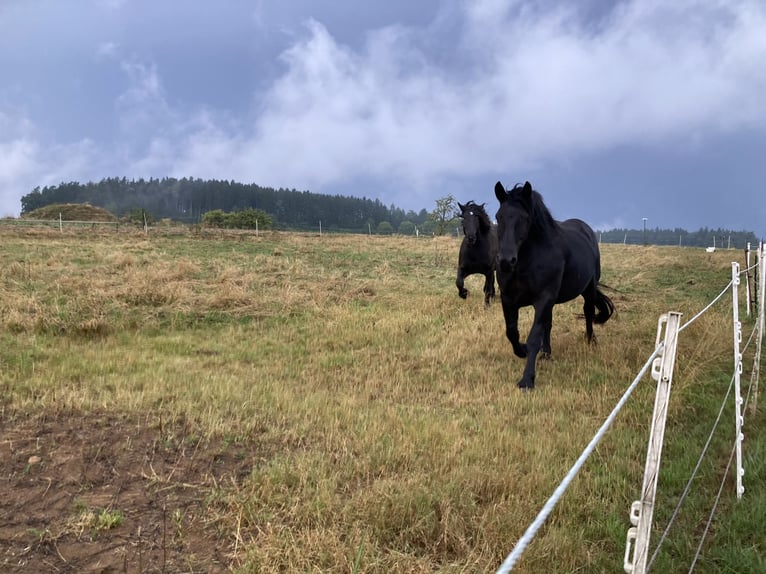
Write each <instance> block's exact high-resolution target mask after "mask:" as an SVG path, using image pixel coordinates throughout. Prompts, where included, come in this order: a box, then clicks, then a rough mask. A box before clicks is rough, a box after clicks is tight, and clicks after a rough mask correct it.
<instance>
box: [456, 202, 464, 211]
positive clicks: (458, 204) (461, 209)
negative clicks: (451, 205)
mask: <svg viewBox="0 0 766 574" xmlns="http://www.w3.org/2000/svg"><path fill="white" fill-rule="evenodd" d="M457 206H458V207H459V208H460V211H465V205H463V204H462V203H460V202H459V201H458V202H457Z"/></svg>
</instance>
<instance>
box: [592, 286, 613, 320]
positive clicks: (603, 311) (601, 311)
mask: <svg viewBox="0 0 766 574" xmlns="http://www.w3.org/2000/svg"><path fill="white" fill-rule="evenodd" d="M595 303H596V315H595V317H593V322H594V323H596V324H597V325H603V324H604V323H606V322H607V321H608V320H609V317H611V316H612V314H613V313H614V303H612V300H611V299H610V298H609V297H607V296H606V295H604V293H603V292H602V291H601V290H600V289H599V288H598V287H596V301H595Z"/></svg>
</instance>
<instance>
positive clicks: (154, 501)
mask: <svg viewBox="0 0 766 574" xmlns="http://www.w3.org/2000/svg"><path fill="white" fill-rule="evenodd" d="M2 418H3V419H6V420H2V419H0V572H168V573H169V572H225V571H229V570H230V569H231V567H232V566H235V565H236V563H235V562H236V557H235V554H236V546H237V544H236V542H237V541H236V532H234V530H235V529H233V528H232V527H231V525H228V524H225V523H222V522H221V520H219V518H218V517H217V516H216V513H215V504H214V503H211V500H213V499H214V498H215V496H216V493H217V492H219V489H220V488H221V486H222V485H225V484H227V483H228V484H232V480H233V481H235V482H239V481H240V480H241V479H242V478H244V477H245V476H247V475H248V473H249V472H250V469H251V468H252V466H253V451H254V450H255V445H250V446H249V447H247V446H245V445H243V444H242V443H241V442H230V441H225V440H221V439H219V440H215V441H212V440H207V439H201V438H198V437H196V436H195V435H194V433H193V429H192V428H190V425H187V424H185V423H184V422H183V421H174V422H172V423H170V424H167V423H165V424H163V423H162V422H158V421H156V420H155V421H154V422H153V423H149V422H147V421H146V420H143V419H141V418H140V417H138V416H136V415H116V414H114V413H109V414H105V413H55V414H45V415H36V416H34V417H28V416H27V417H22V416H19V415H18V414H16V415H15V416H5V414H3V416H2Z"/></svg>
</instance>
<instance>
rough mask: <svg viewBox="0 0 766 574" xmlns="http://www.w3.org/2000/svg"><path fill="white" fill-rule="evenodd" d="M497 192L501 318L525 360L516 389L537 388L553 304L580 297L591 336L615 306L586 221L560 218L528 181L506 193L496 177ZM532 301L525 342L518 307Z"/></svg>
mask: <svg viewBox="0 0 766 574" xmlns="http://www.w3.org/2000/svg"><path fill="white" fill-rule="evenodd" d="M495 195H496V196H497V199H498V201H499V202H500V208H499V209H498V211H497V233H498V241H499V256H498V270H497V282H498V283H499V285H500V297H501V301H502V304H503V315H504V316H505V334H506V336H507V337H508V340H509V341H510V342H511V345H513V352H514V353H515V354H516V355H517V356H518V357H522V358H524V357H526V359H527V364H526V366H525V368H524V374H523V376H522V377H521V380H520V381H519V388H522V389H525V388H527V389H531V388H534V386H535V360H536V359H537V354H538V352H539V351H540V350H542V351H543V353H544V354H546V355H550V352H551V326H552V324H553V306H554V305H555V304H556V303H564V302H566V301H570V300H572V299H574V298H575V297H577V296H578V295H582V297H583V299H584V303H583V314H584V315H585V334H586V336H587V338H588V342H591V341H592V340H593V323H597V324H600V323H606V322H607V321H608V320H609V317H611V316H612V313H613V312H614V304H613V303H612V301H611V299H609V297H607V296H606V295H604V294H603V293H602V292H601V291H600V290H599V288H598V282H599V279H600V277H601V256H600V253H599V249H598V241H597V239H596V234H595V233H594V232H593V230H592V229H591V228H590V227H589V226H588V224H586V223H585V222H584V221H581V220H579V219H567V220H566V221H562V222H558V221H556V220H554V219H553V216H552V215H551V213H550V211H548V208H547V207H546V206H545V204H544V203H543V198H542V196H541V195H540V194H539V193H538V192H536V191H534V190H533V189H532V186H531V185H530V184H529V182H526V183H525V184H524V185H523V186H521V185H516V186H515V187H514V188H513V189H512V190H510V191H509V192H506V191H505V188H504V187H503V185H502V184H501V183H500V182H499V181H498V182H497V184H495ZM527 305H532V306H533V307H534V308H535V317H534V321H533V323H532V328H531V329H530V331H529V335H528V336H527V342H526V344H525V343H521V342H520V341H519V329H518V318H519V308H521V307H526V306H527Z"/></svg>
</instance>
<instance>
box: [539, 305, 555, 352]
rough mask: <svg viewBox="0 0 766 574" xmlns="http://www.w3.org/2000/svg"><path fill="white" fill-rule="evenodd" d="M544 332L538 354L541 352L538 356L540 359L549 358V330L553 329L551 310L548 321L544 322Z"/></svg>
mask: <svg viewBox="0 0 766 574" xmlns="http://www.w3.org/2000/svg"><path fill="white" fill-rule="evenodd" d="M544 327H545V330H544V331H543V346H542V347H541V348H540V352H542V355H540V358H541V359H550V358H551V328H552V327H553V309H552V308H551V313H550V316H549V317H548V320H547V321H546V322H545V325H544Z"/></svg>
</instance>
